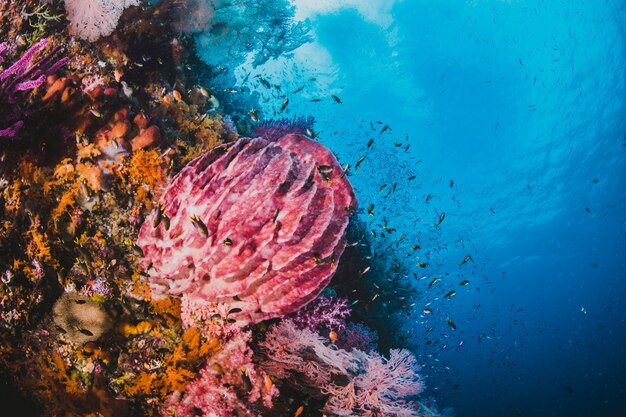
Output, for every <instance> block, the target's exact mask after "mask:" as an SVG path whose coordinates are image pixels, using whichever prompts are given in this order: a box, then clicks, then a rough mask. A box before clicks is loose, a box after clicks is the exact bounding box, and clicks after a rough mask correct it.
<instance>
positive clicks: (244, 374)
mask: <svg viewBox="0 0 626 417" xmlns="http://www.w3.org/2000/svg"><path fill="white" fill-rule="evenodd" d="M241 382H242V385H243V388H244V389H245V390H246V392H250V391H252V381H250V375H249V374H248V370H247V369H243V370H242V371H241Z"/></svg>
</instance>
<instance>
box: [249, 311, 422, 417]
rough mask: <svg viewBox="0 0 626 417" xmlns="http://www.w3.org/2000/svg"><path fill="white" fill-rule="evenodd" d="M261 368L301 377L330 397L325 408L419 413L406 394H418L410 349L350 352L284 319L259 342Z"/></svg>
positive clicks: (290, 377)
mask: <svg viewBox="0 0 626 417" xmlns="http://www.w3.org/2000/svg"><path fill="white" fill-rule="evenodd" d="M260 349H261V353H262V355H263V358H264V363H263V367H264V369H266V370H267V372H268V373H270V374H271V375H275V376H277V377H279V378H283V379H287V380H292V381H298V382H300V383H303V384H305V385H307V386H308V387H309V388H311V389H313V390H319V389H321V393H322V394H324V395H327V396H328V401H327V402H326V406H325V411H327V412H328V413H329V414H332V415H338V416H366V417H373V416H377V415H385V416H415V417H417V416H419V415H420V413H419V412H418V411H417V409H416V408H415V407H414V405H413V403H411V402H408V401H406V398H407V397H412V396H415V395H417V394H419V393H420V392H421V391H422V389H423V385H422V381H421V378H420V376H419V374H418V373H417V372H418V370H419V366H418V365H417V361H416V359H415V357H414V356H413V355H412V354H411V353H410V352H409V351H407V350H391V352H390V357H389V359H386V358H384V357H382V356H380V355H379V354H377V353H376V352H369V353H365V352H362V351H360V350H358V349H353V350H352V351H350V352H348V351H346V350H343V349H340V348H336V347H335V346H334V345H331V344H329V343H328V342H327V341H326V340H325V339H324V338H322V337H321V336H319V335H318V334H317V333H314V332H312V331H311V330H309V329H306V328H305V329H299V328H298V327H297V326H296V325H295V324H294V323H293V321H291V320H289V319H286V320H283V321H282V322H281V323H279V324H277V325H275V326H273V327H272V328H271V329H270V330H269V331H268V333H267V335H266V338H265V341H263V342H262V343H261V344H260Z"/></svg>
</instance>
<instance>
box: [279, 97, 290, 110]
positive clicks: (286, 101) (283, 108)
mask: <svg viewBox="0 0 626 417" xmlns="http://www.w3.org/2000/svg"><path fill="white" fill-rule="evenodd" d="M288 105H289V99H288V98H286V99H285V101H283V104H282V105H281V106H280V111H279V112H278V113H282V112H283V111H284V110H285V109H286V108H287V106H288Z"/></svg>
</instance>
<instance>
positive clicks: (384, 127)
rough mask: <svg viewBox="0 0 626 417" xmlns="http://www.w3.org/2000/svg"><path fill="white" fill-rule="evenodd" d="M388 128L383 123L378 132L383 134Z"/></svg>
mask: <svg viewBox="0 0 626 417" xmlns="http://www.w3.org/2000/svg"><path fill="white" fill-rule="evenodd" d="M387 129H389V125H384V126H383V128H382V129H380V133H381V134H383V133H385V132H386V131H387Z"/></svg>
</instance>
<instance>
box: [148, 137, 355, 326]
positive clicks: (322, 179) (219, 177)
mask: <svg viewBox="0 0 626 417" xmlns="http://www.w3.org/2000/svg"><path fill="white" fill-rule="evenodd" d="M356 204H357V203H356V198H355V196H354V191H353V189H352V186H351V185H350V183H349V181H348V179H347V178H346V176H345V173H344V172H343V170H342V169H341V167H340V166H339V163H338V162H337V160H336V159H335V157H334V156H333V154H332V153H331V152H330V150H328V149H327V148H326V147H324V146H323V145H322V144H320V143H318V142H315V141H313V140H311V139H309V138H308V137H306V136H303V135H298V134H288V135H285V136H282V137H281V138H279V139H277V140H267V139H264V138H255V139H250V138H242V139H239V140H238V141H236V142H234V143H230V144H225V145H222V146H220V147H218V148H216V149H214V150H212V151H210V152H208V153H206V154H204V155H202V156H200V157H199V158H197V159H195V160H193V161H192V162H190V163H189V164H188V165H187V166H186V167H185V168H183V170H181V171H180V173H178V174H177V175H176V176H175V177H174V178H173V179H172V182H171V184H170V185H169V186H168V187H167V189H166V190H165V192H164V194H163V195H162V197H161V207H162V208H161V210H157V211H158V212H156V211H155V213H154V215H153V216H154V217H153V219H151V221H146V222H145V223H144V224H143V226H142V227H141V230H140V232H139V237H138V241H137V244H138V245H139V246H140V247H141V249H142V250H143V253H144V255H145V258H144V262H145V265H146V266H147V265H149V264H152V268H150V269H149V271H148V272H149V278H147V279H148V280H149V282H150V284H151V287H152V291H153V293H154V294H156V295H159V294H161V295H164V294H169V295H182V294H186V295H187V297H190V298H191V299H192V300H193V301H194V302H197V303H199V304H207V303H226V304H228V305H229V306H230V307H231V309H232V308H239V309H241V311H238V310H235V311H237V312H236V313H234V314H232V315H231V316H229V317H233V318H235V319H236V320H237V322H238V323H239V324H248V323H256V322H259V321H261V320H266V319H270V318H273V317H279V316H284V315H286V314H289V313H291V312H293V311H295V310H297V309H298V308H300V307H302V306H303V305H305V304H306V303H307V302H309V301H311V300H312V299H313V298H315V297H316V296H317V295H318V294H319V292H320V291H321V290H322V289H323V288H324V287H325V286H326V285H327V284H328V282H329V281H330V279H331V277H332V275H333V274H334V272H335V270H336V269H337V263H338V262H339V258H340V256H341V254H342V253H343V250H344V247H345V232H346V228H347V226H348V221H349V217H350V215H351V214H352V212H353V211H354V210H355V209H356ZM160 219H163V220H160ZM168 223H169V224H168ZM155 224H156V227H155ZM168 226H169V227H168Z"/></svg>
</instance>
